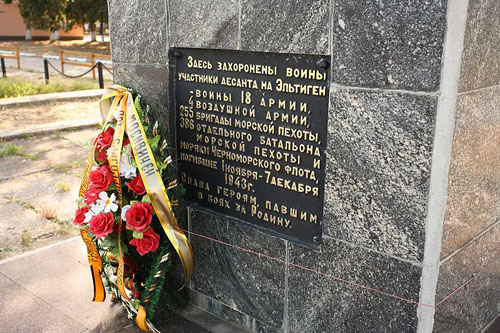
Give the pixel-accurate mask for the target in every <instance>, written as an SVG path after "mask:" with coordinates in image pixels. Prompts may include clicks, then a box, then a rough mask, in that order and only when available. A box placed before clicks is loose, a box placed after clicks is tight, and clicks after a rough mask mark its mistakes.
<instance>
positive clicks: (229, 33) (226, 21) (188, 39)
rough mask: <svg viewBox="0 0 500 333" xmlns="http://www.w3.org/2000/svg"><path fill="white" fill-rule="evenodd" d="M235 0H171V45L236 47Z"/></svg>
mask: <svg viewBox="0 0 500 333" xmlns="http://www.w3.org/2000/svg"><path fill="white" fill-rule="evenodd" d="M238 2H239V1H238V0H208V1H207V0H194V1H193V0H170V1H167V4H168V6H169V7H168V8H169V27H170V47H174V46H175V47H193V48H211V49H237V48H238V33H239V4H238Z"/></svg>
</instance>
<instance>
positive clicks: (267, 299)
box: [191, 212, 285, 328]
mask: <svg viewBox="0 0 500 333" xmlns="http://www.w3.org/2000/svg"><path fill="white" fill-rule="evenodd" d="M191 228H192V231H193V232H195V233H197V234H201V235H204V236H208V237H211V238H214V239H217V240H220V241H223V242H226V243H230V244H233V245H236V246H240V247H243V248H246V249H249V250H251V251H255V252H260V253H262V254H265V255H269V256H273V257H277V258H280V259H285V242H284V241H283V240H279V239H277V238H274V237H271V236H269V235H266V234H264V233H261V232H258V231H255V230H253V229H249V228H247V227H243V226H240V225H238V224H236V223H233V222H229V221H224V220H221V219H217V218H214V217H212V216H211V215H208V214H204V213H201V212H196V213H195V216H194V217H193V219H192V222H191ZM191 244H192V246H193V250H194V254H195V258H200V260H202V261H200V262H199V263H198V264H197V265H196V268H195V272H194V277H193V288H194V289H195V290H197V291H199V292H201V293H203V294H205V295H207V296H209V297H211V298H213V299H215V300H217V301H220V302H221V303H223V304H225V305H226V306H227V307H229V308H231V309H234V310H237V311H243V312H244V313H246V314H248V315H249V316H251V317H253V318H256V319H257V320H259V321H262V322H263V323H267V324H269V325H271V326H272V327H275V328H279V327H281V325H282V318H283V311H284V298H285V265H284V264H281V263H278V262H276V261H273V260H269V259H266V258H263V257H259V256H257V255H255V254H251V253H247V252H244V251H242V250H241V249H235V248H232V247H230V246H227V245H223V244H219V243H216V242H214V241H211V240H208V239H204V238H201V237H199V236H195V235H192V236H191ZM201 258H203V259H201Z"/></svg>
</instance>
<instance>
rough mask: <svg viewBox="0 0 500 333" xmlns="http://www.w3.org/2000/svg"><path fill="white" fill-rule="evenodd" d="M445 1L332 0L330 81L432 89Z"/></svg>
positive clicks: (436, 77) (438, 65)
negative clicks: (333, 0) (333, 1)
mask: <svg viewBox="0 0 500 333" xmlns="http://www.w3.org/2000/svg"><path fill="white" fill-rule="evenodd" d="M445 14H446V1H401V0H388V1H372V0H363V1H360V0H336V1H335V3H334V11H333V21H332V27H333V37H332V47H331V49H332V82H334V83H338V84H341V85H347V86H361V87H378V88H395V89H406V90H413V91H436V90H438V87H439V77H440V69H441V54H442V49H443V42H444V31H445V19H446V18H445Z"/></svg>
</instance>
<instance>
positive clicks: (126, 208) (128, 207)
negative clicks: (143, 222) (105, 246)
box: [121, 205, 132, 221]
mask: <svg viewBox="0 0 500 333" xmlns="http://www.w3.org/2000/svg"><path fill="white" fill-rule="evenodd" d="M130 207H132V206H130V205H126V206H123V207H122V214H121V218H122V220H123V221H127V217H126V216H125V215H126V214H127V210H129V209H130Z"/></svg>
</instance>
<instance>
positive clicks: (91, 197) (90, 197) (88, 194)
mask: <svg viewBox="0 0 500 333" xmlns="http://www.w3.org/2000/svg"><path fill="white" fill-rule="evenodd" d="M84 196H85V199H84V201H85V203H86V204H87V206H90V205H92V204H93V203H94V202H96V201H97V198H98V196H97V192H96V191H95V190H94V189H88V190H87V191H85V193H84Z"/></svg>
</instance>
